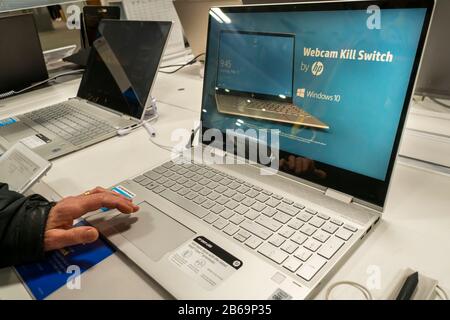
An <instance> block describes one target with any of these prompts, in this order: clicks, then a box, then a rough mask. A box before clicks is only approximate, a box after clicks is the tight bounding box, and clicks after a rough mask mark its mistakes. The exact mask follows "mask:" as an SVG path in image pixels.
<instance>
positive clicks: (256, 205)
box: [252, 201, 267, 212]
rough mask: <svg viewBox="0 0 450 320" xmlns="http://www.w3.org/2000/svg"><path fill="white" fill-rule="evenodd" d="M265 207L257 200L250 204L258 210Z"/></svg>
mask: <svg viewBox="0 0 450 320" xmlns="http://www.w3.org/2000/svg"><path fill="white" fill-rule="evenodd" d="M266 207H267V206H266V205H265V204H262V203H261V202H258V201H257V202H255V203H254V204H253V205H252V208H253V209H255V210H256V211H258V212H261V211H263V210H264V209H265V208H266Z"/></svg>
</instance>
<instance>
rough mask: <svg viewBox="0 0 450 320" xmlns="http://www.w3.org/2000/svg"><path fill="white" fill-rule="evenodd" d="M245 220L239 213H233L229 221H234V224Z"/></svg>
mask: <svg viewBox="0 0 450 320" xmlns="http://www.w3.org/2000/svg"><path fill="white" fill-rule="evenodd" d="M244 220H245V218H244V217H241V216H240V215H238V214H235V215H234V216H232V217H231V218H230V222H232V223H234V224H240V223H241V222H242V221H244Z"/></svg>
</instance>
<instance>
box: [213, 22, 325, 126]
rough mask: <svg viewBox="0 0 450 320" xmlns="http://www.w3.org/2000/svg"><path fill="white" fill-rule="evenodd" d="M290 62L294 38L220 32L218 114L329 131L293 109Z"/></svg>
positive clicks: (310, 116)
mask: <svg viewBox="0 0 450 320" xmlns="http://www.w3.org/2000/svg"><path fill="white" fill-rule="evenodd" d="M294 56H295V34H287V33H268V32H253V31H252V32H247V31H235V30H221V31H220V40H219V57H218V59H219V64H218V70H217V82H216V95H215V96H216V104H217V109H218V110H219V112H221V113H227V114H233V115H238V116H239V115H241V116H245V117H251V118H257V119H266V120H272V121H275V122H285V123H292V124H296V125H301V126H305V127H314V128H319V129H329V126H328V125H327V124H325V123H323V122H322V121H320V120H319V119H317V118H316V117H314V116H312V115H311V114H309V113H308V112H305V111H304V110H302V109H301V108H299V107H298V106H296V105H295V104H293V100H294V99H293V96H294V92H293V91H294V73H295V72H294V68H295V67H294ZM274 79H276V81H274Z"/></svg>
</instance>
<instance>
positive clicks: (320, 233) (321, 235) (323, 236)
mask: <svg viewBox="0 0 450 320" xmlns="http://www.w3.org/2000/svg"><path fill="white" fill-rule="evenodd" d="M329 237H330V235H329V234H328V233H326V232H324V231H322V230H319V231H317V232H316V233H315V234H314V235H313V238H314V239H316V240H319V241H320V242H322V243H324V242H325V241H327V240H328V238H329Z"/></svg>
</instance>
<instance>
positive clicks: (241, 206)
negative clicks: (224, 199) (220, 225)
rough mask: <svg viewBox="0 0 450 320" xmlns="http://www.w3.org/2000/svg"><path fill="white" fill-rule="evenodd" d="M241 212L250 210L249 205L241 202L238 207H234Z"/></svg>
mask: <svg viewBox="0 0 450 320" xmlns="http://www.w3.org/2000/svg"><path fill="white" fill-rule="evenodd" d="M234 211H236V212H237V213H239V214H245V213H246V212H247V211H248V207H247V206H244V205H242V204H240V205H239V206H238V207H237V208H235V209H234Z"/></svg>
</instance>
